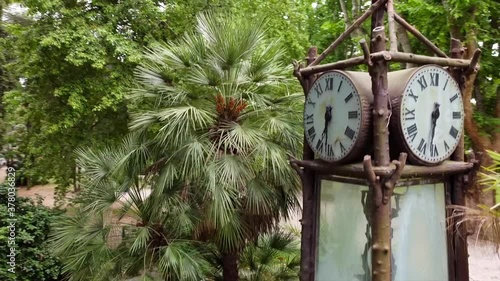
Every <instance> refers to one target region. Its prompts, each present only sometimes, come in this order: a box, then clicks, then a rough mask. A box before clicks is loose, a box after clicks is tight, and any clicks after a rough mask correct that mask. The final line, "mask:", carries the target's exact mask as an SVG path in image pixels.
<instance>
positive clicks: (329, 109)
mask: <svg viewBox="0 0 500 281" xmlns="http://www.w3.org/2000/svg"><path fill="white" fill-rule="evenodd" d="M331 121H332V106H331V105H327V106H326V110H325V128H324V129H323V134H322V136H325V137H326V138H327V140H328V125H330V122H331Z"/></svg>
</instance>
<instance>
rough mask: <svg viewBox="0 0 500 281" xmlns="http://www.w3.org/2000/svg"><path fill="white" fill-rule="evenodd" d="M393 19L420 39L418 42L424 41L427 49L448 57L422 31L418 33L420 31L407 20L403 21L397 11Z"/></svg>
mask: <svg viewBox="0 0 500 281" xmlns="http://www.w3.org/2000/svg"><path fill="white" fill-rule="evenodd" d="M394 19H395V20H396V22H397V23H399V24H400V25H401V26H402V27H404V28H405V29H406V30H408V31H409V32H410V33H411V34H413V36H415V37H416V38H417V39H418V40H420V42H422V43H424V45H425V46H427V47H428V48H429V49H431V50H432V51H433V52H434V53H435V54H436V55H437V56H439V57H442V58H447V57H448V56H447V55H446V54H445V53H444V52H443V51H441V50H440V49H439V48H438V47H437V46H436V45H434V43H432V42H431V40H429V39H427V38H426V37H425V36H424V35H423V34H422V33H420V31H418V30H417V29H416V28H415V27H413V26H412V25H411V24H409V23H408V22H407V21H405V20H404V19H403V18H402V17H401V16H399V15H398V14H397V13H394Z"/></svg>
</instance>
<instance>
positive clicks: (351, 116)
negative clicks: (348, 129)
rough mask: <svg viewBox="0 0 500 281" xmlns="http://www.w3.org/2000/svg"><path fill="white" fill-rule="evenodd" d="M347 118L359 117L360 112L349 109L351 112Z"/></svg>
mask: <svg viewBox="0 0 500 281" xmlns="http://www.w3.org/2000/svg"><path fill="white" fill-rule="evenodd" d="M347 115H348V116H347V118H349V119H356V118H358V112H357V111H349V113H348V114H347Z"/></svg>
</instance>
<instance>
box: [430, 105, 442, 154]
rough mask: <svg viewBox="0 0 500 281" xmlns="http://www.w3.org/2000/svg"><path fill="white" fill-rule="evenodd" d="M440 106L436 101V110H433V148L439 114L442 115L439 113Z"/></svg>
mask: <svg viewBox="0 0 500 281" xmlns="http://www.w3.org/2000/svg"><path fill="white" fill-rule="evenodd" d="M439 106H440V104H439V103H437V102H435V103H434V110H433V111H432V113H431V122H432V124H431V128H432V129H431V130H432V131H431V149H432V147H433V142H434V134H435V132H436V123H437V120H438V119H439V116H440V113H439Z"/></svg>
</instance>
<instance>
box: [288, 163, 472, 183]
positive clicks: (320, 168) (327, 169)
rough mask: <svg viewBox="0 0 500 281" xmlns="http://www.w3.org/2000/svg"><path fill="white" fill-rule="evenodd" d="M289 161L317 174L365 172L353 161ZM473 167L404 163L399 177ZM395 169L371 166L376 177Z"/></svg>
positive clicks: (438, 174)
mask: <svg viewBox="0 0 500 281" xmlns="http://www.w3.org/2000/svg"><path fill="white" fill-rule="evenodd" d="M290 162H291V163H293V164H296V165H298V166H300V167H303V168H308V169H310V170H313V171H314V172H316V173H318V174H325V175H326V174H329V175H335V176H340V177H365V176H366V173H365V170H364V168H363V163H354V164H347V165H339V166H337V165H333V164H331V163H329V162H326V161H324V160H321V159H316V160H297V159H291V160H290ZM472 168H473V165H472V164H471V163H467V162H462V161H451V160H446V161H444V162H443V163H441V164H439V165H438V166H432V167H427V166H414V165H405V169H404V170H403V172H402V174H401V178H421V177H434V178H436V177H444V176H450V175H457V174H463V173H467V172H468V171H470V170H471V169H472ZM395 170H396V165H394V163H391V164H390V165H389V166H388V167H378V166H375V167H373V171H374V172H375V175H376V176H378V177H390V176H391V175H392V174H393V173H394V171H395Z"/></svg>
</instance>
